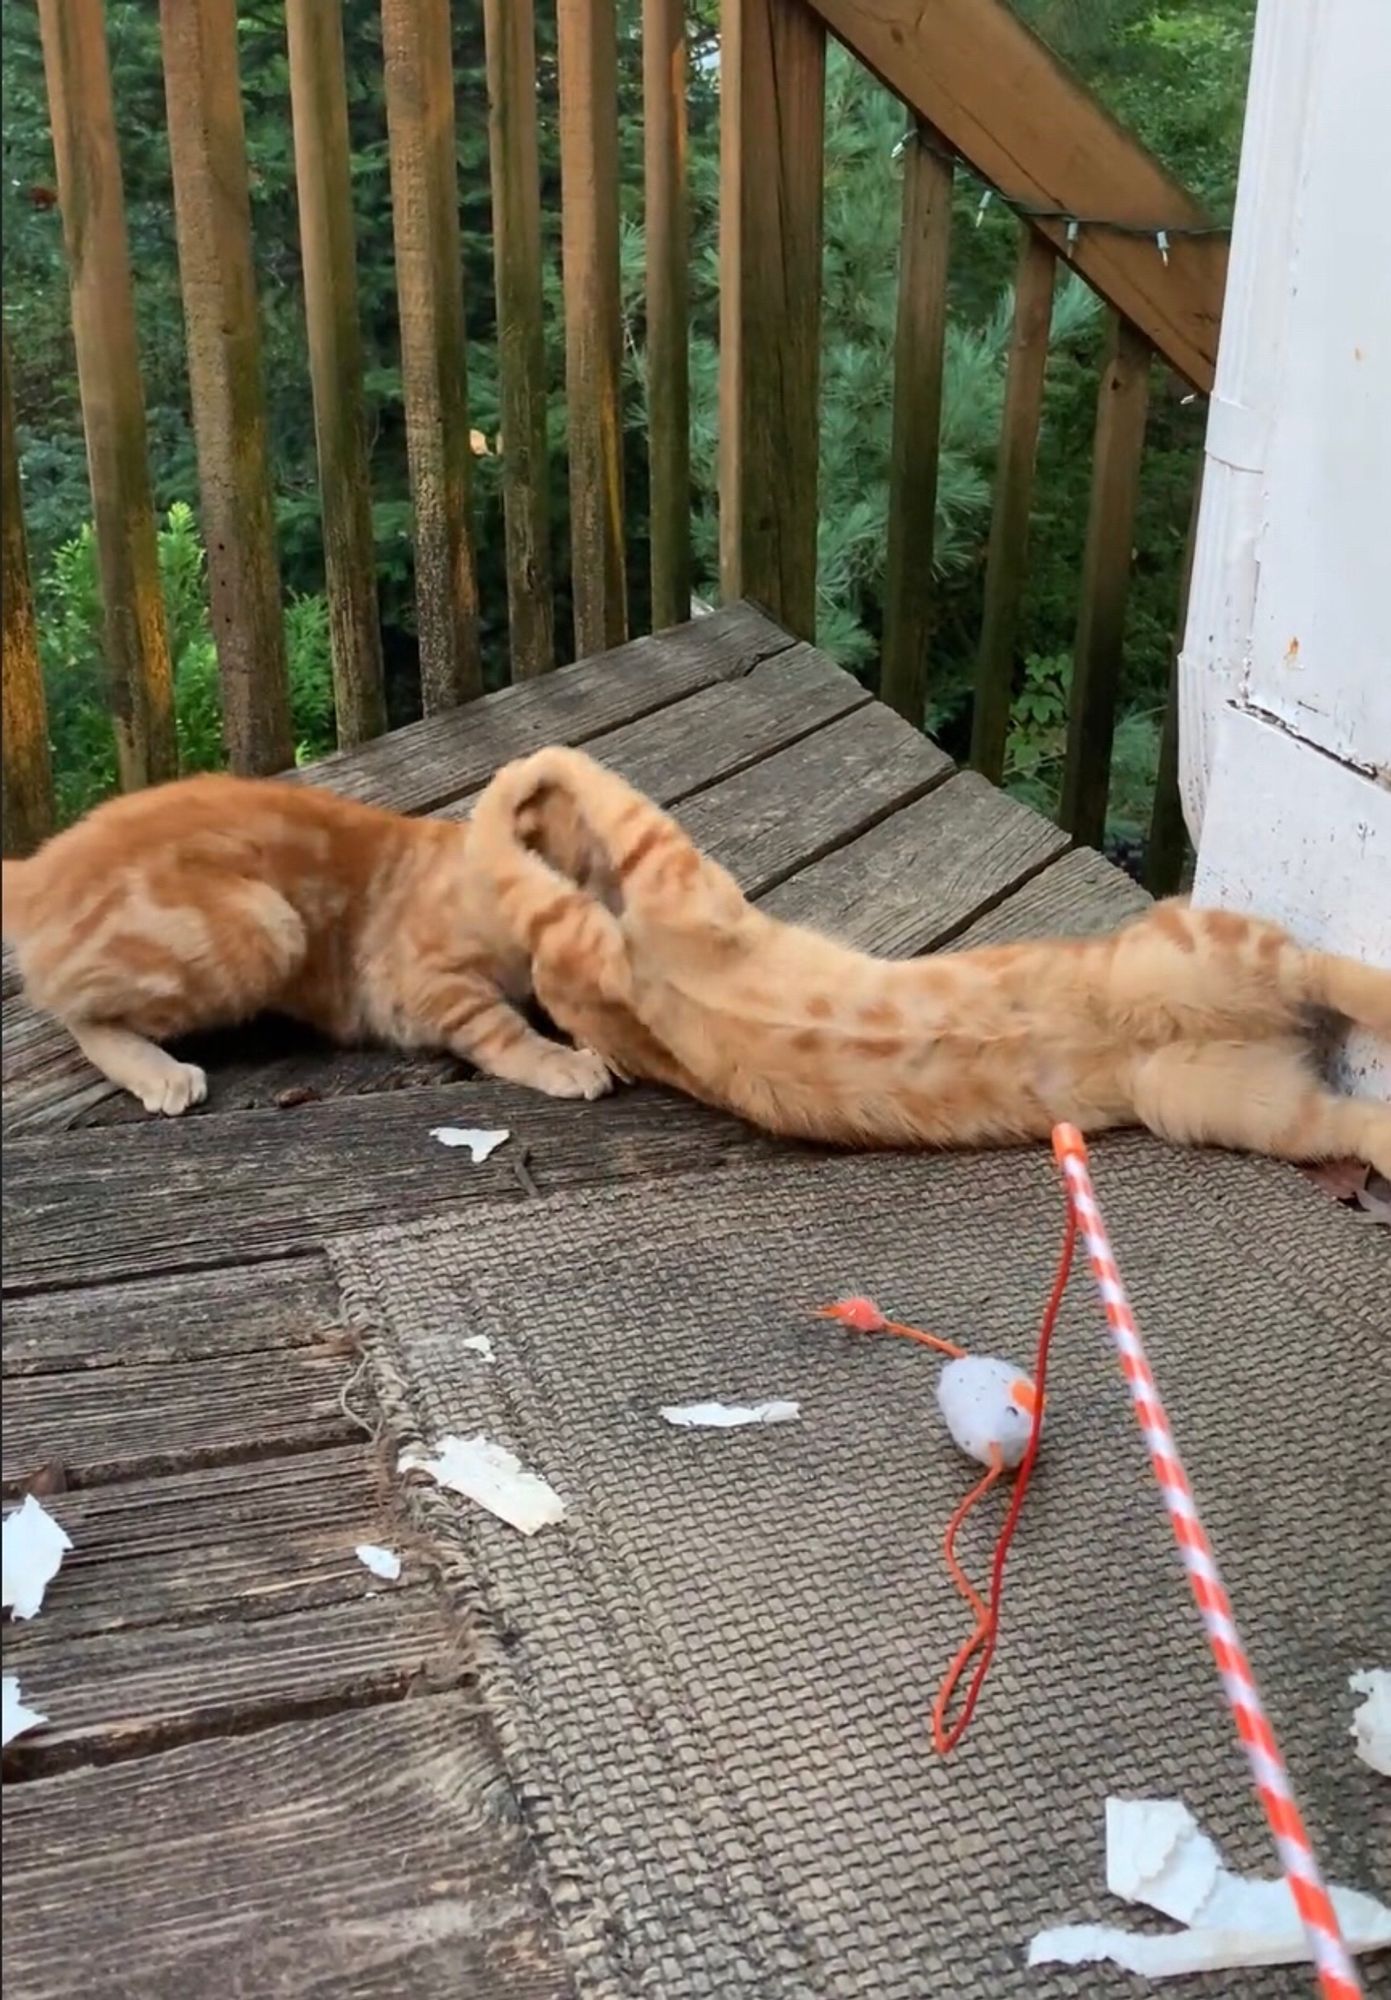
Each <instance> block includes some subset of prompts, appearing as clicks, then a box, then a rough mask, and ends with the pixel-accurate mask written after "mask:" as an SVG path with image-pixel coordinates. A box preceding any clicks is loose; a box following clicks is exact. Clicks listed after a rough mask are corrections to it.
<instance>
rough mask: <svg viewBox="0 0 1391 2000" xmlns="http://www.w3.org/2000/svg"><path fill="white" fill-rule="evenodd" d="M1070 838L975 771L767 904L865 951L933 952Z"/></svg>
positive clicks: (787, 885)
mask: <svg viewBox="0 0 1391 2000" xmlns="http://www.w3.org/2000/svg"><path fill="white" fill-rule="evenodd" d="M1066 846H1067V836H1066V834H1064V833H1062V832H1060V831H1059V829H1058V828H1057V827H1055V826H1053V825H1052V824H1051V823H1050V822H1049V821H1048V820H1045V819H1040V818H1039V816H1038V814H1037V813H1033V812H1030V811H1029V810H1028V808H1027V807H1026V806H1021V805H1020V804H1019V803H1018V802H1017V800H1014V799H1010V798H1006V797H1005V795H1004V793H1003V792H997V791H996V790H995V789H994V787H993V786H991V785H989V784H987V783H986V781H985V779H984V778H981V777H978V776H977V775H976V773H975V772H973V771H963V772H961V773H960V774H959V775H958V776H956V777H954V778H951V779H949V780H948V782H947V783H946V784H944V785H943V786H941V788H940V789H939V790H937V791H934V792H929V793H928V795H927V797H926V798H923V799H918V800H917V801H915V802H914V803H913V804H912V805H909V806H907V807H905V808H904V810H903V811H902V812H897V813H895V814H894V815H893V816H892V818H890V819H886V820H884V821H882V822H881V823H880V824H879V825H878V826H876V827H874V828H872V829H871V831H870V832H868V833H866V834H865V835H864V836H863V837H862V838H861V839H859V840H856V841H853V842H852V843H851V844H850V845H848V846H845V847H840V848H837V850H836V851H835V852H834V853H833V854H830V855H828V856H827V858H826V859H825V860H824V861H822V862H819V863H818V864H817V866H816V867H814V868H805V869H803V870H802V871H801V872H800V873H799V874H797V875H796V876H794V877H793V879H792V880H791V881H790V882H787V883H785V884H784V885H783V887H782V888H780V889H778V890H775V891H774V893H773V894H772V895H771V896H769V897H768V899H767V902H766V904H765V908H766V909H767V910H768V911H769V912H770V913H771V914H772V915H774V916H778V917H782V918H784V919H786V921H788V922H789V923H798V924H815V925H818V926H820V927H822V928H824V929H827V930H830V931H832V932H833V933H834V934H835V935H836V936H837V937H840V938H843V939H845V941H846V942H847V943H849V944H853V945H856V946H857V947H858V948H859V949H860V950H861V951H875V952H886V953H888V954H890V955H891V956H895V957H911V956H913V955H914V954H915V953H917V952H923V951H930V950H931V949H932V948H933V947H934V946H936V945H938V944H940V943H941V942H942V940H943V939H944V938H947V937H949V936H950V935H951V934H952V932H953V931H954V930H957V929H959V928H960V927H961V926H962V925H963V924H964V923H966V922H968V921H969V920H970V918H971V917H972V916H973V915H974V913H975V912H976V911H977V910H979V909H980V908H981V906H982V904H985V903H989V902H991V901H994V900H996V899H998V898H999V897H1000V896H1002V895H1003V894H1005V892H1006V891H1008V890H1010V889H1013V888H1015V887H1016V886H1017V885H1018V884H1019V883H1021V882H1023V881H1025V880H1026V879H1027V877H1028V876H1030V875H1032V874H1034V873H1036V872H1037V871H1038V870H1039V869H1040V868H1042V867H1044V866H1045V865H1046V864H1047V863H1048V862H1049V861H1050V860H1052V859H1053V858H1054V857H1055V856H1056V855H1058V854H1061V853H1062V852H1063V850H1064V849H1065V848H1066Z"/></svg>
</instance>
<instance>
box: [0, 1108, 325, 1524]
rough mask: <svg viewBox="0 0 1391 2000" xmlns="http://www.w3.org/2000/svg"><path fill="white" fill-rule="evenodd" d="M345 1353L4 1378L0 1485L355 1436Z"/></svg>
mask: <svg viewBox="0 0 1391 2000" xmlns="http://www.w3.org/2000/svg"><path fill="white" fill-rule="evenodd" d="M208 1129H213V1128H212V1127H209V1128H208ZM125 1143H126V1150H127V1152H129V1151H130V1150H131V1147H130V1142H129V1139H127V1140H126V1142H125ZM147 1157H148V1156H147ZM349 1351H350V1350H349V1347H348V1343H347V1340H346V1337H343V1338H340V1339H339V1340H338V1341H335V1342H334V1343H333V1344H332V1345H326V1346H322V1347H289V1348H280V1349H274V1348H272V1349H267V1350H264V1351H263V1352H260V1353H252V1354H228V1355H222V1356H217V1357H207V1358H205V1359H204V1360H202V1361H200V1362H198V1363H197V1365H196V1366H192V1367H182V1368H180V1367H170V1366H169V1365H168V1364H167V1363H166V1362H162V1361H159V1362H148V1361H133V1362H130V1363H128V1364H127V1365H126V1366H125V1367H122V1368H105V1369H102V1370H101V1371H100V1372H92V1371H88V1370H85V1369H84V1370H78V1371H70V1372H66V1373H63V1374H61V1375H17V1376H11V1377H10V1379H9V1380H8V1381H7V1382H6V1384H5V1395H4V1410H3V1415H2V1416H0V1436H3V1440H4V1447H3V1454H2V1456H3V1467H2V1468H0V1484H2V1485H3V1489H4V1491H5V1492H6V1493H7V1494H12V1493H14V1492H15V1491H16V1490H17V1488H18V1487H19V1485H20V1484H21V1483H22V1482H23V1481H24V1480H25V1479H26V1478H27V1477H28V1476H29V1475H31V1474H32V1473H33V1472H34V1471H35V1469H36V1468H37V1467H39V1466H41V1465H46V1464H48V1463H49V1462H50V1461H51V1460H57V1461H58V1462H59V1463H60V1464H61V1465H62V1466H63V1467H64V1469H65V1471H66V1474H67V1478H68V1482H69V1484H70V1485H74V1486H92V1485H96V1484H97V1483H98V1482H100V1481H105V1480H111V1479H129V1478H131V1477H133V1476H134V1475H135V1474H137V1473H148V1472H156V1471H164V1470H169V1471H173V1470H175V1469H177V1468H181V1467H184V1466H192V1465H210V1464H216V1463H219V1462H222V1461H225V1460H227V1459H230V1458H251V1457H265V1456H268V1455H270V1454H273V1453H283V1452H287V1451H305V1450H312V1449H313V1448H314V1447H316V1446H319V1445H325V1444H334V1443H339V1442H341V1441H342V1440H344V1439H346V1438H353V1437H356V1436H358V1435H359V1432H358V1429H357V1426H356V1425H355V1424H354V1423H353V1422H352V1420H351V1419H350V1418H349V1417H347V1416H346V1415H345V1414H344V1412H343V1410H342V1408H341V1406H340V1403H339V1395H340V1393H341V1390H342V1385H343V1379H344V1373H345V1360H344V1357H345V1355H346V1354H347V1353H348V1352H349Z"/></svg>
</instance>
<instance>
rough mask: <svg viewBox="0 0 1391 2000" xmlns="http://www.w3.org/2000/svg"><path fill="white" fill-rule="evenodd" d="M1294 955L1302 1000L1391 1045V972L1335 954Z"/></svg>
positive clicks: (1296, 953)
mask: <svg viewBox="0 0 1391 2000" xmlns="http://www.w3.org/2000/svg"><path fill="white" fill-rule="evenodd" d="M1293 955H1294V959H1295V966H1294V968H1293V973H1292V977H1293V979H1294V980H1295V981H1296V982H1297V990H1298V993H1299V997H1300V999H1301V1000H1303V1001H1305V1002H1306V1003H1308V1004H1310V1005H1312V1006H1315V1007H1325V1008H1327V1009H1328V1011H1329V1012H1330V1013H1333V1014H1340V1015H1341V1016H1342V1018H1343V1019H1344V1020H1345V1021H1351V1022H1352V1023H1353V1025H1354V1026H1355V1027H1358V1028H1366V1029H1368V1030H1369V1031H1370V1032H1371V1033H1372V1034H1374V1035H1377V1036H1379V1037H1380V1038H1381V1039H1382V1040H1383V1041H1387V1042H1391V972H1388V971H1386V969H1385V968H1384V967H1382V966H1379V965H1364V964H1363V963H1362V961H1361V960H1360V959H1356V958H1341V957H1339V955H1338V954H1337V953H1336V952H1331V951H1299V950H1298V949H1297V947H1296V948H1293Z"/></svg>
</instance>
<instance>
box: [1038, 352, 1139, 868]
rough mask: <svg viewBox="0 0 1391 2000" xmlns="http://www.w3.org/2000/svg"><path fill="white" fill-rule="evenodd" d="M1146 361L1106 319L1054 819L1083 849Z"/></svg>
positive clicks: (1094, 824)
mask: <svg viewBox="0 0 1391 2000" xmlns="http://www.w3.org/2000/svg"><path fill="white" fill-rule="evenodd" d="M1152 353H1153V350H1152V349H1151V347H1150V344H1149V342H1148V341H1147V340H1146V339H1145V337H1144V335H1143V334H1142V333H1139V332H1137V331H1136V329H1135V328H1134V327H1133V326H1131V325H1130V324H1129V322H1128V321H1126V320H1123V319H1120V318H1119V317H1117V316H1114V315H1113V317H1112V334H1111V349H1110V353H1109V355H1108V357H1107V360H1106V364H1105V367H1104V368H1103V370H1102V375H1101V384H1100V389H1099V391H1098V395H1097V405H1096V433H1095V438H1094V442H1093V447H1092V492H1091V506H1090V509H1089V512H1088V515H1087V547H1086V554H1085V555H1084V557H1083V559H1082V599H1081V606H1080V609H1079V612H1078V618H1077V638H1076V641H1075V643H1074V646H1073V653H1072V689H1071V695H1070V699H1069V713H1068V719H1067V763H1066V766H1065V767H1064V770H1063V796H1062V810H1061V813H1060V818H1061V820H1062V824H1063V825H1064V826H1065V827H1066V828H1067V830H1068V832H1069V833H1070V834H1071V835H1072V837H1073V839H1074V840H1076V841H1079V842H1082V843H1084V844H1085V845H1086V846H1089V847H1100V845H1101V843H1102V839H1103V837H1104V835H1105V832H1106V799H1107V794H1108V793H1109V791H1110V786H1111V742H1112V738H1113V737H1114V735H1115V728H1116V696H1117V692H1118V690H1119V687H1120V677H1121V660H1122V655H1123V652H1124V644H1125V600H1126V595H1127V592H1128V590H1129V587H1130V556H1131V543H1132V540H1133V537H1134V532H1135V504H1136V501H1137V500H1138V498H1139V492H1140V461H1141V458H1142V457H1143V455H1144V449H1145V416H1146V412H1147V410H1148V406H1149V378H1150V361H1151V357H1152Z"/></svg>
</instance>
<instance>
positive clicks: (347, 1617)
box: [4, 1585, 463, 1790]
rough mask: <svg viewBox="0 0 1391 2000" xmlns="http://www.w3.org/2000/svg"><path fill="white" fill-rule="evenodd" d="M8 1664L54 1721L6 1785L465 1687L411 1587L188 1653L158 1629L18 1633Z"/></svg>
mask: <svg viewBox="0 0 1391 2000" xmlns="http://www.w3.org/2000/svg"><path fill="white" fill-rule="evenodd" d="M4 1652H5V1667H6V1671H7V1672H9V1673H17V1674H19V1676H20V1678H21V1682H22V1684H23V1688H24V1693H25V1697H26V1699H27V1700H29V1701H30V1702H31V1703H32V1704H33V1705H34V1706H36V1707H37V1708H38V1709H39V1711H40V1713H41V1714H43V1715H46V1716H47V1717H48V1724H47V1727H46V1728H45V1729H44V1730H43V1732H42V1733H41V1734H40V1733H38V1732H35V1734H34V1735H33V1736H31V1737H28V1738H22V1739H20V1741H18V1742H16V1743H12V1744H11V1745H10V1746H9V1748H8V1749H7V1750H6V1752H5V1767H6V1774H7V1777H8V1774H9V1773H10V1772H11V1771H14V1772H17V1773H19V1774H21V1775H24V1774H29V1775H37V1774H39V1773H41V1772H55V1771H58V1770H62V1769H65V1768H66V1769H71V1768H72V1766H73V1765H75V1764H77V1763H91V1762H94V1761H95V1762H103V1761H109V1760H110V1759H111V1758H113V1757H128V1756H132V1755H135V1754H137V1753H140V1752H142V1751H146V1750H151V1749H156V1748H161V1747H167V1746H169V1745H170V1744H173V1743H177V1742H188V1741H189V1740H191V1739H192V1738H194V1737H197V1736H210V1735H214V1734H217V1733H219V1732H223V1731H231V1730H236V1731H242V1730H246V1729H250V1728H256V1727H264V1726H265V1725H266V1724H267V1723H272V1722H279V1721H283V1720H285V1719H286V1718H287V1717H289V1716H292V1715H305V1714H313V1713H314V1711H315V1710H316V1709H320V1710H321V1709H323V1708H325V1707H327V1706H329V1705H333V1706H336V1707H340V1708H341V1707H348V1706H350V1705H352V1706H360V1705H362V1704H363V1703H365V1702H367V1701H385V1700H389V1699H393V1698H399V1697H400V1696H401V1695H403V1694H404V1693H406V1691H407V1690H408V1689H409V1688H410V1687H412V1686H416V1685H421V1684H426V1683H428V1684H429V1685H433V1686H435V1687H444V1686H446V1685H448V1684H451V1683H455V1682H457V1681H458V1680H459V1679H460V1677H461V1675H462V1673H463V1661H462V1657H461V1655H460V1654H459V1650H458V1638H457V1635H456V1634H455V1633H454V1632H453V1631H452V1630H451V1629H450V1628H449V1627H447V1626H446V1625H445V1623H444V1620H443V1616H442V1613H441V1610H440V1608H439V1606H438V1605H437V1603H436V1601H435V1597H434V1593H433V1592H432V1591H430V1590H426V1589H417V1588H411V1587H406V1588H402V1587H401V1586H399V1585H397V1586H395V1587H393V1588H391V1589H389V1590H387V1591H386V1593H385V1594H378V1595H377V1596H373V1597H366V1596H364V1597H361V1598H358V1599H356V1600H355V1601H352V1602H349V1603H343V1604H324V1605H317V1606H315V1607H314V1608H313V1609H311V1610H309V1611H291V1612H287V1613H286V1614H285V1615H284V1616H283V1617H279V1618H251V1619H245V1620H243V1619H238V1618H222V1617H218V1618H214V1619H210V1620H209V1621H208V1622H207V1623H206V1624H202V1625H187V1626H184V1627H182V1628H181V1629H180V1630H179V1632H178V1634H177V1642H176V1643H175V1642H174V1641H173V1639H171V1628H170V1627H168V1626H164V1625H157V1626H152V1627H149V1628H148V1629H145V1628H135V1629H133V1630H130V1631H124V1632H104V1633H98V1634H95V1635H94V1636H92V1637H90V1638H83V1639H73V1638H64V1639H63V1640H61V1641H60V1642H59V1643H58V1644H56V1645H50V1644H49V1643H47V1642H46V1641H45V1639H44V1636H43V1631H42V1622H41V1621H39V1622H36V1623H35V1624H34V1625H31V1626H19V1627H14V1626H11V1627H9V1628H8V1629H7V1630H6V1632H5V1639H4ZM6 1789H7V1790H8V1786H7V1787H6Z"/></svg>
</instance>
